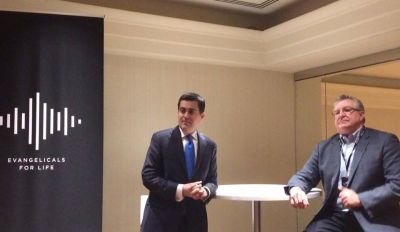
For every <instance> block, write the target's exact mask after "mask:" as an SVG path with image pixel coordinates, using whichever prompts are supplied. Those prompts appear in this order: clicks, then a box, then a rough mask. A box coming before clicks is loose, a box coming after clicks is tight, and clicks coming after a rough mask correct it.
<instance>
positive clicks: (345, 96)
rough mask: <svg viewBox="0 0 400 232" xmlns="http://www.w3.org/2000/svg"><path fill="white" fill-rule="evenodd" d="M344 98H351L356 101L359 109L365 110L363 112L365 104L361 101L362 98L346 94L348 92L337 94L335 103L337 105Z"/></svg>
mask: <svg viewBox="0 0 400 232" xmlns="http://www.w3.org/2000/svg"><path fill="white" fill-rule="evenodd" d="M344 100H351V101H353V102H355V103H356V108H357V110H359V111H363V112H364V111H365V109H364V104H363V103H362V102H361V100H360V99H358V98H356V97H353V96H350V95H346V94H342V95H339V96H337V97H336V99H335V103H334V105H336V104H337V103H339V102H341V101H344Z"/></svg>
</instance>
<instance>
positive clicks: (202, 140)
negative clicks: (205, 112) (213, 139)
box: [193, 132, 207, 176]
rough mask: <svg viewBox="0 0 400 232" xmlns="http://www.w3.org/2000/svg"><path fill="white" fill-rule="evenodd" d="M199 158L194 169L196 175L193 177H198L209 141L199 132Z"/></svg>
mask: <svg viewBox="0 0 400 232" xmlns="http://www.w3.org/2000/svg"><path fill="white" fill-rule="evenodd" d="M197 139H198V140H197V141H198V142H197V157H196V165H195V169H194V174H193V176H196V174H197V172H198V170H199V169H200V166H201V163H202V162H203V160H204V157H205V156H204V153H205V148H206V146H207V141H206V139H205V138H204V137H203V136H202V135H201V134H200V133H199V132H197Z"/></svg>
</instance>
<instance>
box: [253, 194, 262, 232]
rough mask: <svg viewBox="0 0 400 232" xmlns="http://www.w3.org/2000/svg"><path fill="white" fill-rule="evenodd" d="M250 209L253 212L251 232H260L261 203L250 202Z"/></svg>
mask: <svg viewBox="0 0 400 232" xmlns="http://www.w3.org/2000/svg"><path fill="white" fill-rule="evenodd" d="M251 208H252V210H253V214H252V226H253V232H261V202H260V201H252V202H251Z"/></svg>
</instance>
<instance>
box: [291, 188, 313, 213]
mask: <svg viewBox="0 0 400 232" xmlns="http://www.w3.org/2000/svg"><path fill="white" fill-rule="evenodd" d="M289 193H290V197H289V201H290V204H291V205H292V206H293V207H295V208H299V209H305V208H307V206H309V205H310V203H308V198H307V195H306V193H305V192H304V191H303V190H301V188H299V187H292V188H291V189H290V191H289Z"/></svg>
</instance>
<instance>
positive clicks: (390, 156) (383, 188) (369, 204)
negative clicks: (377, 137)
mask: <svg viewBox="0 0 400 232" xmlns="http://www.w3.org/2000/svg"><path fill="white" fill-rule="evenodd" d="M378 152H382V171H383V176H384V181H382V184H381V185H380V186H376V187H375V188H372V189H370V190H368V191H364V192H361V193H359V198H360V201H361V204H362V205H363V207H364V209H365V210H366V211H367V213H368V214H369V216H370V217H374V216H375V215H376V214H377V213H378V212H379V211H380V212H381V211H384V210H385V209H387V208H389V207H393V206H395V205H398V202H399V201H400V144H399V140H398V139H397V137H396V136H395V135H390V136H386V139H385V140H384V143H383V147H382V150H381V151H378Z"/></svg>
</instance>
